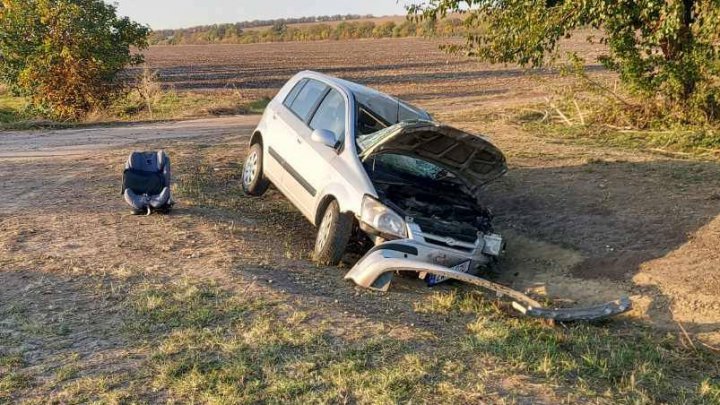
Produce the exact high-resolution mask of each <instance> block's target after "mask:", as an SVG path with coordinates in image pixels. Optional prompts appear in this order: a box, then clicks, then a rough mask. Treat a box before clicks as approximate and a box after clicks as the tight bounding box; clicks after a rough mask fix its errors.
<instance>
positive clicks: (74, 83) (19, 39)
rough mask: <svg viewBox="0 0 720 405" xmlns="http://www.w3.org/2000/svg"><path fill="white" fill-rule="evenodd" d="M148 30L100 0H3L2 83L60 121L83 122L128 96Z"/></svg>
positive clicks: (0, 19)
mask: <svg viewBox="0 0 720 405" xmlns="http://www.w3.org/2000/svg"><path fill="white" fill-rule="evenodd" d="M149 31H150V30H149V28H147V27H144V26H141V25H139V24H138V23H135V22H133V21H131V20H130V19H128V18H118V16H117V13H116V9H115V7H114V6H112V5H108V4H105V3H104V2H103V1H102V0H0V80H1V81H3V82H5V83H6V84H8V85H9V86H10V87H11V88H12V89H13V91H14V92H15V93H17V94H20V95H24V96H27V97H28V98H29V100H30V102H31V104H32V105H33V106H35V107H36V108H38V109H39V110H40V111H43V112H45V113H47V115H49V116H51V117H53V118H58V119H77V118H80V117H81V116H83V115H84V114H86V113H87V112H89V111H92V110H94V109H99V108H103V107H105V106H107V105H108V104H109V103H110V102H112V100H113V99H114V98H115V97H116V96H118V95H119V94H121V93H122V90H123V89H124V84H125V83H124V78H123V77H122V75H121V72H123V70H124V69H125V68H126V67H127V66H129V65H135V64H139V63H142V61H143V59H142V56H141V55H137V54H133V52H132V50H131V49H132V48H135V49H144V48H146V47H147V36H148V34H149Z"/></svg>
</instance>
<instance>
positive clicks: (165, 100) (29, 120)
mask: <svg viewBox="0 0 720 405" xmlns="http://www.w3.org/2000/svg"><path fill="white" fill-rule="evenodd" d="M269 102H270V98H269V97H267V96H264V97H260V98H257V99H255V98H248V97H246V96H244V95H243V94H242V93H241V92H239V91H217V92H212V93H196V92H175V91H163V92H160V93H159V94H158V95H157V97H156V98H154V99H153V101H152V103H151V104H152V105H151V106H150V107H148V106H147V103H146V102H144V101H143V100H142V99H141V97H139V96H138V94H136V93H134V92H131V93H129V94H128V95H127V96H126V97H124V98H122V99H120V100H118V101H117V102H116V103H115V104H114V105H112V106H110V107H108V109H106V110H104V111H98V112H94V113H91V114H89V115H88V116H87V117H86V118H85V119H84V120H83V121H79V122H55V121H50V120H47V119H42V118H41V117H39V116H37V115H34V114H32V113H31V112H30V111H29V110H28V108H27V103H26V101H25V99H24V98H22V97H14V96H11V95H10V94H9V93H8V92H7V91H6V90H5V89H3V88H0V131H1V130H27V129H35V128H67V127H74V126H81V125H97V124H112V123H122V122H137V121H168V120H178V119H193V118H203V117H218V116H225V115H240V114H260V113H262V112H263V111H264V109H265V107H266V106H267V104H268V103H269Z"/></svg>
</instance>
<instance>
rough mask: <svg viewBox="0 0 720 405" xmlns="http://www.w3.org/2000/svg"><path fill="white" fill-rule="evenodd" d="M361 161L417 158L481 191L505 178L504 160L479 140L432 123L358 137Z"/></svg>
mask: <svg viewBox="0 0 720 405" xmlns="http://www.w3.org/2000/svg"><path fill="white" fill-rule="evenodd" d="M357 144H358V147H359V148H360V150H361V152H360V159H361V160H362V161H363V162H364V161H366V160H368V159H370V158H372V157H373V156H376V155H380V154H386V153H392V154H399V155H407V156H412V157H416V158H419V159H422V160H425V161H428V162H431V163H434V164H436V165H438V166H439V167H442V168H443V169H446V170H448V171H449V172H451V173H453V174H455V175H456V176H457V177H459V178H461V179H462V180H464V181H465V182H466V183H468V185H469V186H471V187H473V188H475V187H481V186H483V185H485V184H487V183H489V182H491V181H493V180H495V179H497V178H498V177H500V176H502V175H503V174H505V172H506V171H507V164H506V161H505V156H504V155H503V154H502V152H501V151H500V150H499V149H498V148H497V147H495V145H493V144H492V143H490V141H489V140H488V139H486V138H484V137H482V136H478V135H472V134H468V133H466V132H464V131H461V130H459V129H456V128H453V127H449V126H447V125H442V124H439V123H437V122H431V121H403V122H400V123H398V124H395V125H393V126H390V127H387V128H385V129H383V130H380V131H378V132H375V133H373V134H370V135H365V136H362V137H358V139H357Z"/></svg>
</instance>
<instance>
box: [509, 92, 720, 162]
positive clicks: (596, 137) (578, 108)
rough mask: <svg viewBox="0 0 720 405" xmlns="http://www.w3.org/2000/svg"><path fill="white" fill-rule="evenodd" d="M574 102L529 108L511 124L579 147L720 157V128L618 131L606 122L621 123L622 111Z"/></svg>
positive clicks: (663, 125)
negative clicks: (603, 147)
mask: <svg viewBox="0 0 720 405" xmlns="http://www.w3.org/2000/svg"><path fill="white" fill-rule="evenodd" d="M573 101H574V103H570V102H569V101H567V100H565V101H564V102H561V103H559V106H558V105H556V104H551V105H550V106H546V105H541V106H529V107H528V108H525V109H522V110H521V111H518V112H516V113H515V114H514V117H513V119H512V121H514V122H515V123H518V124H520V125H521V126H522V127H523V128H524V129H525V130H526V131H528V132H530V133H533V134H536V135H540V136H545V137H549V138H555V139H561V140H568V141H572V142H576V143H580V144H587V145H600V146H609V147H614V148H619V149H631V150H651V151H655V152H661V153H668V154H675V155H687V156H695V157H718V156H720V127H717V126H714V127H713V126H707V125H706V126H689V125H680V124H672V123H662V122H655V123H653V124H651V125H649V128H644V129H635V128H631V127H627V128H621V127H617V126H614V125H610V124H606V123H605V121H608V120H614V121H622V119H621V118H618V117H620V116H622V115H623V113H622V111H621V110H622V109H619V108H617V107H616V108H615V109H613V108H611V107H603V108H601V109H600V110H598V111H593V110H594V109H596V108H597V107H596V104H592V103H593V102H594V103H598V102H601V101H598V100H595V99H592V100H590V101H588V100H585V101H582V102H581V104H582V105H581V104H578V103H577V101H576V100H573ZM583 111H584V112H583ZM603 114H606V115H608V117H604V116H603ZM623 119H626V118H624V116H623ZM614 121H613V122H614ZM654 128H659V129H654Z"/></svg>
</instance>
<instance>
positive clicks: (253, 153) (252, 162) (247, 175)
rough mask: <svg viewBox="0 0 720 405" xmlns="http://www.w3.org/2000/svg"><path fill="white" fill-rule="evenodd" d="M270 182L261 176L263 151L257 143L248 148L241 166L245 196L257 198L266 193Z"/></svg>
mask: <svg viewBox="0 0 720 405" xmlns="http://www.w3.org/2000/svg"><path fill="white" fill-rule="evenodd" d="M269 186H270V182H269V181H268V180H267V179H266V178H265V176H263V150H262V145H260V144H259V143H256V144H254V145H253V146H251V147H250V152H249V153H248V157H247V159H245V164H244V165H243V171H242V187H243V191H245V192H246V193H247V194H249V195H252V196H256V197H259V196H261V195H263V194H265V192H266V191H267V189H268V187H269Z"/></svg>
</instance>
